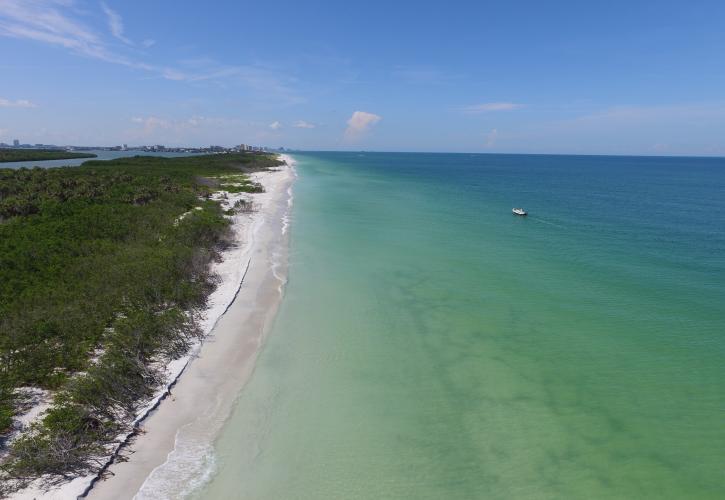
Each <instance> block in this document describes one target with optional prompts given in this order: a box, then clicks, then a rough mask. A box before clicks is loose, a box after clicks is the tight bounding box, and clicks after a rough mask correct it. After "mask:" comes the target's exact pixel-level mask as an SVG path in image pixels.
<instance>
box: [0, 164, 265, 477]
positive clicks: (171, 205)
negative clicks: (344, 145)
mask: <svg viewBox="0 0 725 500" xmlns="http://www.w3.org/2000/svg"><path fill="white" fill-rule="evenodd" d="M277 165H279V162H278V161H277V160H276V159H275V158H274V157H273V156H271V155H263V154H224V155H213V156H196V157H186V158H173V159H171V158H159V157H134V158H122V159H118V160H113V161H108V162H102V161H89V162H86V163H84V164H83V165H82V166H80V167H64V168H55V169H41V168H37V167H36V168H33V169H18V170H11V169H0V434H2V432H3V430H4V431H5V432H7V431H8V430H9V427H10V425H11V422H12V420H11V416H12V415H13V413H14V412H15V411H16V409H17V406H18V405H19V404H20V403H21V401H19V398H20V396H19V391H18V389H19V388H22V387H40V388H44V389H51V390H54V391H55V397H54V404H53V407H52V409H51V410H50V411H49V412H48V413H47V414H46V416H45V418H44V419H43V420H42V421H41V422H39V423H38V424H36V425H35V426H34V428H33V429H32V432H29V433H26V434H25V435H23V436H21V437H20V438H19V439H16V440H15V441H13V443H12V445H11V446H10V450H9V451H10V454H9V457H8V458H7V459H6V460H5V461H4V463H3V465H2V468H3V471H4V474H5V475H6V477H11V478H16V479H23V478H34V477H38V476H40V475H43V474H53V475H54V477H58V478H61V477H63V476H66V475H68V474H75V473H79V472H88V471H92V470H95V469H96V468H97V467H98V466H99V464H97V463H95V462H94V458H93V457H94V455H95V456H98V454H99V453H100V452H101V451H102V450H103V447H104V446H105V445H107V444H109V443H111V442H112V441H113V439H114V438H115V437H116V436H117V435H118V434H119V432H121V431H123V430H127V429H128V428H129V426H130V422H131V420H132V416H133V415H134V414H135V413H136V411H137V409H138V408H139V407H140V405H142V404H143V403H144V402H145V401H147V400H148V398H149V397H150V396H151V394H152V393H153V391H154V389H155V388H157V387H158V385H159V383H160V382H161V380H162V379H161V377H162V373H163V372H162V369H163V366H164V365H165V363H166V362H168V361H169V360H171V359H175V358H178V357H179V356H181V355H183V354H184V353H186V352H187V350H188V348H189V346H190V345H191V343H192V342H193V341H194V340H195V339H196V338H198V337H199V336H200V331H199V328H198V326H197V316H198V312H199V311H200V309H201V308H202V307H203V306H204V305H205V303H206V298H207V296H208V295H209V293H210V292H211V291H212V290H213V289H214V286H215V277H214V276H213V275H211V274H210V271H209V264H210V262H212V261H213V260H214V259H216V258H217V257H218V255H219V251H220V250H221V249H223V248H224V246H225V245H226V244H227V239H226V238H227V237H228V220H227V219H226V218H225V217H224V214H223V213H222V210H221V208H220V205H219V203H217V202H214V201H211V200H210V199H209V198H210V195H211V194H212V193H213V192H214V191H216V190H218V189H220V187H221V186H226V184H230V183H231V184H234V185H235V186H236V185H239V186H241V187H245V186H251V187H249V189H250V190H252V189H257V187H255V186H254V185H253V184H250V183H249V182H248V179H247V177H246V175H243V174H246V173H249V172H252V171H258V170H265V169H268V168H270V167H274V166H277ZM229 176H232V177H229ZM232 179H233V180H234V182H230V180H232ZM259 187H261V186H259ZM241 208H244V207H241ZM182 214H186V215H185V216H184V217H183V218H180V216H181V215H182ZM0 479H1V478H0Z"/></svg>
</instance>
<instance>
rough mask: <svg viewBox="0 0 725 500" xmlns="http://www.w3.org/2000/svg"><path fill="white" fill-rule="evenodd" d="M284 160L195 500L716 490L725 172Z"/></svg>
mask: <svg viewBox="0 0 725 500" xmlns="http://www.w3.org/2000/svg"><path fill="white" fill-rule="evenodd" d="M295 157H296V159H297V160H298V161H299V165H298V173H299V179H298V181H297V183H296V185H295V188H294V190H295V205H294V209H293V215H294V217H293V222H292V229H291V231H292V232H291V247H290V248H291V256H290V274H289V284H288V287H287V290H286V296H285V299H284V301H283V303H282V306H281V310H280V313H279V316H278V317H277V320H276V322H275V325H274V327H273V331H272V332H271V335H270V337H269V339H268V341H267V344H266V346H265V348H264V350H263V352H262V354H261V356H260V359H259V361H258V364H257V368H256V371H255V374H254V376H253V378H252V380H251V381H250V383H249V385H248V386H247V387H246V388H245V390H244V391H243V392H242V393H241V395H240V397H239V401H238V403H237V405H236V409H235V411H234V414H233V415H232V417H231V418H230V420H229V422H228V423H227V424H226V426H225V429H224V431H223V433H222V435H221V437H220V438H219V440H218V442H217V443H216V454H217V473H216V476H215V477H214V479H213V480H212V481H211V483H210V484H208V485H207V486H206V487H205V489H204V490H203V491H202V492H201V493H200V494H199V496H200V497H202V498H250V499H286V498H295V499H338V498H345V499H378V498H412V499H443V498H446V499H459V498H460V499H464V498H494V499H495V498H518V499H521V498H523V499H529V498H531V499H536V498H541V499H548V498H577V499H579V498H637V499H640V498H657V499H662V498H723V497H725V160H723V159H692V158H627V157H574V156H513V155H512V156H509V155H443V154H441V155H433V154H382V153H378V154H373V153H366V154H357V153H317V154H315V153H309V154H299V155H295ZM513 206H524V207H525V208H526V209H527V210H529V213H530V215H529V217H528V218H525V219H524V218H517V217H515V216H513V215H512V214H511V207H513Z"/></svg>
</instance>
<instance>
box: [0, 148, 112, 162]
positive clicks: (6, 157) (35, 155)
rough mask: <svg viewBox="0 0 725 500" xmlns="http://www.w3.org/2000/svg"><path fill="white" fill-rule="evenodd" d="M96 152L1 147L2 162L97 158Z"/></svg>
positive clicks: (0, 159) (0, 160) (0, 158)
mask: <svg viewBox="0 0 725 500" xmlns="http://www.w3.org/2000/svg"><path fill="white" fill-rule="evenodd" d="M97 157H98V155H97V154H95V153H76V152H74V151H64V150H60V149H5V148H2V149H0V163H13V162H16V161H46V160H73V159H76V158H97Z"/></svg>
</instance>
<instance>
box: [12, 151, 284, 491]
mask: <svg viewBox="0 0 725 500" xmlns="http://www.w3.org/2000/svg"><path fill="white" fill-rule="evenodd" d="M280 159H281V160H283V161H285V165H284V166H282V167H281V168H279V169H276V170H273V171H268V172H255V173H252V174H249V177H250V179H251V180H252V181H254V182H258V183H260V184H262V185H263V186H264V188H265V192H263V193H255V194H253V195H250V194H248V193H226V195H225V194H221V193H217V194H216V195H215V197H214V199H216V200H218V201H222V203H223V206H224V208H230V207H231V206H233V205H234V203H235V202H236V201H237V200H240V199H245V200H247V201H252V202H253V203H254V206H255V211H254V212H252V213H251V214H244V213H242V214H236V215H233V216H232V217H233V219H232V231H234V239H233V245H232V246H231V247H230V248H228V249H226V250H225V251H223V253H222V258H223V259H222V261H221V262H216V263H213V264H212V268H213V271H214V272H215V273H216V274H217V275H219V276H220V278H221V279H220V282H219V284H218V285H217V288H216V289H215V291H214V292H213V293H212V294H211V295H210V297H209V300H208V304H207V308H206V309H205V311H204V317H203V319H202V321H201V328H202V330H203V332H204V334H205V337H204V338H203V339H202V340H201V341H200V342H199V343H197V344H196V345H194V346H193V347H192V348H191V349H190V351H189V353H188V354H187V355H185V356H183V357H182V358H179V359H177V360H175V361H173V362H171V363H169V364H168V365H167V367H166V373H167V379H166V380H167V382H166V383H165V384H164V386H163V388H161V389H159V390H158V391H157V393H156V394H155V395H154V397H153V398H152V399H151V400H150V401H149V402H148V404H147V405H145V406H144V407H143V408H142V409H141V410H139V412H138V414H137V416H136V418H135V419H134V429H133V430H132V431H131V432H130V433H124V434H122V435H119V436H118V439H117V445H114V447H113V448H111V449H109V455H108V458H107V460H108V462H107V463H106V465H105V466H104V467H103V468H102V469H101V471H100V473H98V474H92V475H87V476H81V477H76V478H74V479H72V480H70V481H68V482H66V483H62V484H60V485H58V486H56V487H54V488H51V489H49V490H46V489H45V488H43V487H42V486H37V483H35V482H34V483H31V485H29V486H28V487H27V488H24V489H22V490H20V491H18V492H16V493H15V494H12V495H11V496H10V497H9V498H11V499H14V500H18V499H19V500H25V499H41V498H42V499H67V498H131V497H132V496H133V495H132V494H130V493H129V492H130V491H133V492H134V493H135V492H137V491H139V490H140V489H141V488H142V487H143V486H144V485H145V484H146V482H147V481H148V479H149V478H150V476H151V475H152V473H154V472H155V471H156V469H157V468H159V467H161V466H163V465H165V464H167V463H173V457H172V455H173V453H174V452H175V451H176V450H177V448H178V445H179V440H178V437H179V432H180V431H181V430H182V428H183V427H185V426H187V425H189V424H191V423H193V422H195V421H196V422H199V423H202V422H203V428H204V429H206V430H207V431H208V435H207V436H206V438H205V439H208V445H209V446H210V445H211V443H212V441H213V438H214V437H215V435H216V433H215V431H214V430H215V429H216V430H218V429H219V428H220V426H221V423H223V421H224V420H225V419H226V416H227V415H228V413H229V411H230V410H231V405H232V404H233V402H234V400H236V395H237V393H238V392H239V390H241V388H242V387H243V385H244V384H245V383H246V381H247V380H248V378H249V375H251V373H252V369H253V365H254V361H255V360H256V356H257V354H258V351H259V349H260V348H261V346H262V344H263V339H264V336H265V335H266V332H267V330H268V328H267V325H268V324H269V323H270V322H271V320H272V319H273V318H274V316H275V313H276V310H277V307H278V305H279V302H280V301H281V298H282V293H283V289H284V284H285V282H286V267H287V260H286V259H287V240H288V235H287V226H288V224H289V222H288V221H289V212H290V209H291V202H292V184H293V182H294V178H295V169H294V165H295V161H294V159H292V158H291V157H289V156H287V155H280ZM182 217H183V215H182ZM270 291H271V292H272V293H270ZM235 368H239V370H235ZM227 370H228V371H227ZM229 371H231V372H236V373H229ZM182 375H184V376H182ZM172 391H173V392H172ZM230 395H231V397H229V396H230ZM202 401H204V402H202ZM180 410H181V411H180ZM210 410H211V412H210ZM205 419H210V420H213V421H206V420H205ZM210 424H211V425H210ZM171 431H173V434H174V436H173V437H174V439H172V440H171V441H170V440H169V439H168V437H169V436H168V434H169V433H170V432H171ZM140 436H143V437H142V438H140ZM139 438H140V439H139ZM129 447H131V450H129ZM129 451H131V453H130V454H129V453H128V452H129ZM119 457H122V459H121V460H118V458H119ZM192 458H197V457H196V456H194V457H192ZM184 482H185V481H184ZM132 484H133V487H131V485H132ZM172 496H174V495H172ZM144 498H146V496H144ZM150 498H153V497H150Z"/></svg>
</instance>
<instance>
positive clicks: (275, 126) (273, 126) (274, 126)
mask: <svg viewBox="0 0 725 500" xmlns="http://www.w3.org/2000/svg"><path fill="white" fill-rule="evenodd" d="M269 128H271V129H272V130H279V129H281V128H282V124H281V123H280V122H272V123H270V124H269Z"/></svg>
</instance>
